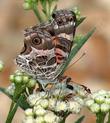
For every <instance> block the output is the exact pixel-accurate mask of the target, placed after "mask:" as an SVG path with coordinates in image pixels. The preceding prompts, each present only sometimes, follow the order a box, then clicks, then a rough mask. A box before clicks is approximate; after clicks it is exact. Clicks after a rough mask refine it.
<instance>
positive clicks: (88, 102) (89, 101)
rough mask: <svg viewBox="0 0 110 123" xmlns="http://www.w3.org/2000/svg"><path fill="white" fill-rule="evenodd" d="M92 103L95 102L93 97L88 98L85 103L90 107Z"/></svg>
mask: <svg viewBox="0 0 110 123" xmlns="http://www.w3.org/2000/svg"><path fill="white" fill-rule="evenodd" d="M92 104H94V100H92V99H89V100H87V101H86V102H85V105H86V106H87V107H90V106H91V105H92Z"/></svg>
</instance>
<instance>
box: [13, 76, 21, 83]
mask: <svg viewBox="0 0 110 123" xmlns="http://www.w3.org/2000/svg"><path fill="white" fill-rule="evenodd" d="M22 80H23V79H22V76H15V83H16V84H17V83H18V84H20V83H21V82H22Z"/></svg>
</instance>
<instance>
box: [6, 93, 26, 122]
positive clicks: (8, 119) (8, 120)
mask: <svg viewBox="0 0 110 123" xmlns="http://www.w3.org/2000/svg"><path fill="white" fill-rule="evenodd" d="M23 98H24V97H23V95H21V96H20V97H19V99H18V101H17V103H15V104H14V106H13V109H12V110H11V111H10V112H9V115H8V117H7V120H6V123H12V120H13V117H14V115H15V113H16V111H17V109H18V107H19V104H20V102H21V101H22V100H23Z"/></svg>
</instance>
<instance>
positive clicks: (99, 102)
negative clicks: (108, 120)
mask: <svg viewBox="0 0 110 123" xmlns="http://www.w3.org/2000/svg"><path fill="white" fill-rule="evenodd" d="M104 100H105V98H104V97H103V96H97V97H95V101H96V103H98V104H102V103H103V102H104Z"/></svg>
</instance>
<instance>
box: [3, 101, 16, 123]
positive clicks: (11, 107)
mask: <svg viewBox="0 0 110 123" xmlns="http://www.w3.org/2000/svg"><path fill="white" fill-rule="evenodd" d="M14 104H15V103H14V102H13V101H12V103H11V106H10V109H9V112H8V116H7V119H6V122H5V123H9V122H8V121H9V117H10V112H12V110H13V107H14Z"/></svg>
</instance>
